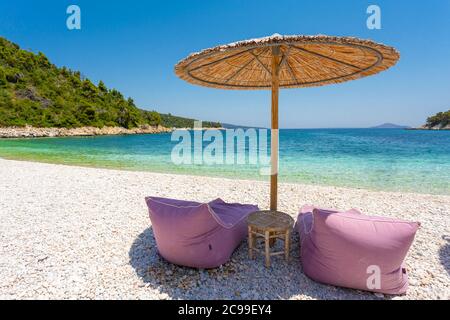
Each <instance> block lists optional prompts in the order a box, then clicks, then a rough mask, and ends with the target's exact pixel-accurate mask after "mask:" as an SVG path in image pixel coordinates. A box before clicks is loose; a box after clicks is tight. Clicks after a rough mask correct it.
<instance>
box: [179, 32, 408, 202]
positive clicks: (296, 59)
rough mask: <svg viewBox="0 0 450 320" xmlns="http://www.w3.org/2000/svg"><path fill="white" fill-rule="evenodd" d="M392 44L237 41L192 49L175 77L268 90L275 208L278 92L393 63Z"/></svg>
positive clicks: (315, 39)
mask: <svg viewBox="0 0 450 320" xmlns="http://www.w3.org/2000/svg"><path fill="white" fill-rule="evenodd" d="M399 57H400V55H399V53H398V52H397V51H396V50H395V49H394V48H392V47H388V46H385V45H382V44H378V43H375V42H373V41H370V40H361V39H357V38H350V37H330V36H323V35H318V36H281V35H278V34H275V35H273V36H270V37H265V38H259V39H252V40H246V41H239V42H235V43H231V44H228V45H223V46H217V47H214V48H211V49H206V50H203V51H201V52H198V53H193V54H191V55H190V56H188V57H187V58H186V59H184V60H182V61H180V62H179V63H178V64H177V65H176V66H175V73H176V74H177V76H178V77H180V78H181V79H183V80H186V81H188V82H190V83H193V84H197V85H201V86H207V87H212V88H220V89H240V90H258V89H271V90H272V108H271V114H272V126H271V128H272V132H271V162H272V172H271V198H270V199H271V200H270V209H271V210H276V209H277V175H278V90H279V88H301V87H314V86H322V85H326V84H333V83H340V82H345V81H349V80H354V79H359V78H362V77H366V76H369V75H373V74H376V73H378V72H381V71H383V70H386V69H388V68H389V67H391V66H393V65H394V64H395V63H396V62H397V60H398V59H399Z"/></svg>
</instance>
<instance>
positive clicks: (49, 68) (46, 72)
mask: <svg viewBox="0 0 450 320" xmlns="http://www.w3.org/2000/svg"><path fill="white" fill-rule="evenodd" d="M194 121H195V120H194V119H188V118H183V117H177V116H173V115H171V114H161V113H159V112H157V111H148V110H143V109H140V108H138V107H137V106H136V105H135V103H134V101H133V99H132V98H125V97H124V96H123V94H122V93H121V92H119V91H118V90H116V89H109V88H107V87H106V85H105V84H104V82H103V81H99V83H98V84H97V85H96V84H94V83H92V82H91V81H90V80H89V79H87V78H86V77H84V76H83V75H82V74H81V73H80V72H79V71H72V70H70V69H68V68H66V67H62V68H59V67H57V66H55V65H54V64H52V63H51V62H50V61H49V60H48V58H47V57H46V56H45V55H44V54H43V53H41V52H39V53H38V54H35V53H33V52H30V51H26V50H22V49H21V48H20V47H19V46H18V45H17V44H15V43H12V42H10V41H8V40H7V39H5V38H2V37H0V137H21V136H25V137H34V136H63V135H96V134H135V133H154V132H165V131H168V130H171V129H172V128H192V127H193V126H194ZM203 127H205V128H220V127H222V126H221V124H220V123H219V122H210V121H203Z"/></svg>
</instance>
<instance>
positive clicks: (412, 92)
mask: <svg viewBox="0 0 450 320" xmlns="http://www.w3.org/2000/svg"><path fill="white" fill-rule="evenodd" d="M70 4H77V5H79V6H80V8H81V12H82V29H81V30H79V31H69V30H68V29H67V28H66V19H67V14H66V9H67V7H68V6H69V5H70ZM370 4H376V5H378V6H380V8H381V13H382V16H381V18H382V29H381V30H369V29H367V27H366V19H367V17H368V15H367V13H366V9H367V7H368V6H369V5H370ZM273 33H280V34H311V35H314V34H327V35H336V36H356V37H361V38H370V39H372V40H375V41H377V42H382V43H385V44H387V45H391V46H394V47H396V48H397V49H398V50H399V51H400V53H401V59H400V61H399V63H398V64H397V65H396V66H395V67H393V68H391V69H389V70H388V71H386V72H383V73H381V74H378V75H376V76H372V77H368V78H364V79H361V80H358V81H351V82H347V83H343V84H338V85H331V86H326V87H319V88H306V89H289V90H283V91H282V92H281V95H280V126H281V127H284V128H299V127H302V128H310V127H365V126H371V125H376V124H379V123H383V122H394V123H399V124H407V125H420V124H422V123H423V122H424V120H425V119H426V117H427V116H428V115H431V114H434V113H436V112H438V111H442V110H447V109H449V108H450V80H449V79H450V58H449V57H450V1H448V0H429V1H426V2H425V1H406V0H396V1H392V0H391V1H389V0H386V1H381V0H373V1H365V0H341V1H332V0H329V1H325V0H314V1H313V0H311V1H306V0H305V1H300V0H297V1H294V0H279V1H264V0H259V1H256V0H241V1H238V0H227V1H218V0H217V1H216V0H208V1H202V0H190V1H187V0H186V1H139V0H128V1H121V0H114V1H104V0H96V1H92V0H91V1H86V0H71V1H63V0H54V1H44V0H41V1H31V0H29V1H24V0H14V1H1V2H0V36H3V37H6V38H8V39H9V40H12V41H14V42H16V43H18V44H19V45H20V46H21V47H22V48H24V49H29V50H32V51H35V52H37V51H42V52H44V53H45V54H46V55H47V56H48V57H49V58H50V60H51V61H52V62H54V63H55V64H57V65H58V66H63V65H64V66H68V67H69V68H71V69H74V70H80V71H81V72H82V74H84V75H85V76H86V77H88V78H90V79H91V80H93V81H94V82H98V81H99V80H103V81H104V82H105V83H106V85H107V86H108V87H114V88H117V89H118V90H120V91H121V92H123V93H124V95H126V96H131V97H133V98H134V99H135V101H136V104H137V105H138V106H140V107H142V108H145V109H154V110H157V111H160V112H170V113H172V114H177V115H182V116H189V117H194V118H199V119H204V120H215V121H222V122H228V123H236V124H243V125H256V126H267V125H268V124H269V110H270V105H269V104H270V95H269V92H268V91H231V90H219V89H211V88H203V87H198V86H193V85H191V84H188V83H186V82H184V81H182V80H180V79H178V78H177V77H176V76H175V74H174V72H173V67H174V65H175V64H176V63H177V62H178V61H179V60H181V59H182V58H184V57H185V56H187V55H188V54H189V53H191V52H194V51H199V50H201V49H204V48H208V47H211V46H215V45H219V44H226V43H229V42H234V41H237V40H244V39H248V38H255V37H262V36H267V35H271V34H273Z"/></svg>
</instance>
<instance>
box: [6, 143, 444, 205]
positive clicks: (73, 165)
mask: <svg viewBox="0 0 450 320" xmlns="http://www.w3.org/2000/svg"><path fill="white" fill-rule="evenodd" d="M41 138H45V137H41ZM1 160H6V161H18V162H29V163H37V164H48V165H55V166H64V167H73V168H83V169H97V170H111V171H122V172H134V173H143V174H145V173H149V174H160V175H174V176H184V177H192V178H194V179H195V178H211V179H224V180H229V181H234V182H239V181H243V182H248V183H250V182H256V183H266V182H267V183H268V180H267V179H266V180H265V179H252V178H249V177H232V176H220V175H214V174H211V175H206V174H196V173H186V172H167V171H157V170H154V171H152V170H140V169H131V168H121V167H115V166H101V165H92V164H91V165H88V164H86V165H83V164H77V163H72V164H71V163H61V162H57V161H54V162H51V161H46V160H42V161H40V160H35V159H21V158H15V157H7V156H6V157H5V156H3V155H0V161H1ZM279 183H280V184H285V185H293V186H296V185H298V186H303V187H323V188H335V189H343V190H360V191H367V192H384V193H393V194H400V195H402V194H407V195H425V196H427V195H429V196H444V197H450V194H445V193H425V192H418V191H416V192H415V191H401V190H380V189H375V188H374V189H371V188H368V187H354V186H338V185H332V184H313V183H306V182H296V181H283V182H279Z"/></svg>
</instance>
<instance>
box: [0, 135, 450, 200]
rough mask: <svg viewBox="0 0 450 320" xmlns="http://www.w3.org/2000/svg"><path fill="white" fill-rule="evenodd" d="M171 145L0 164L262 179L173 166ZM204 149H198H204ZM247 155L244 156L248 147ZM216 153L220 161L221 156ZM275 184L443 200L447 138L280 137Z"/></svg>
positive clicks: (254, 169) (222, 169)
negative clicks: (429, 195)
mask: <svg viewBox="0 0 450 320" xmlns="http://www.w3.org/2000/svg"><path fill="white" fill-rule="evenodd" d="M224 140H225V139H224ZM177 144H178V141H171V134H154V135H130V136H102V137H66V138H40V139H2V140H0V156H1V157H4V158H11V159H23V160H33V161H43V162H51V163H64V164H73V165H86V166H95V167H107V168H119V169H127V170H144V171H154V172H167V173H181V174H198V175H210V176H223V177H230V178H246V179H258V180H260V179H268V177H267V176H261V175H260V170H259V169H260V167H261V166H260V165H250V164H248V163H247V164H242V165H240V164H233V165H229V164H221V165H206V164H195V165H194V164H190V165H188V164H183V165H176V164H174V163H173V162H172V160H171V153H172V149H173V147H174V146H175V145H177ZM208 144H209V142H204V143H203V148H205V147H206V146H207V145H208ZM246 147H247V150H248V148H249V145H246ZM193 149H194V148H192V150H193ZM236 149H237V148H235V150H234V152H235V153H236ZM223 153H224V158H225V157H226V156H227V154H226V148H224V150H223ZM279 180H280V181H281V182H283V181H284V182H301V183H306V184H319V185H332V186H346V187H357V188H366V189H375V190H385V191H408V192H420V193H433V194H450V131H414V130H411V131H410V130H402V129H307V130H303V129H292V130H290V129H286V130H280V178H279Z"/></svg>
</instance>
